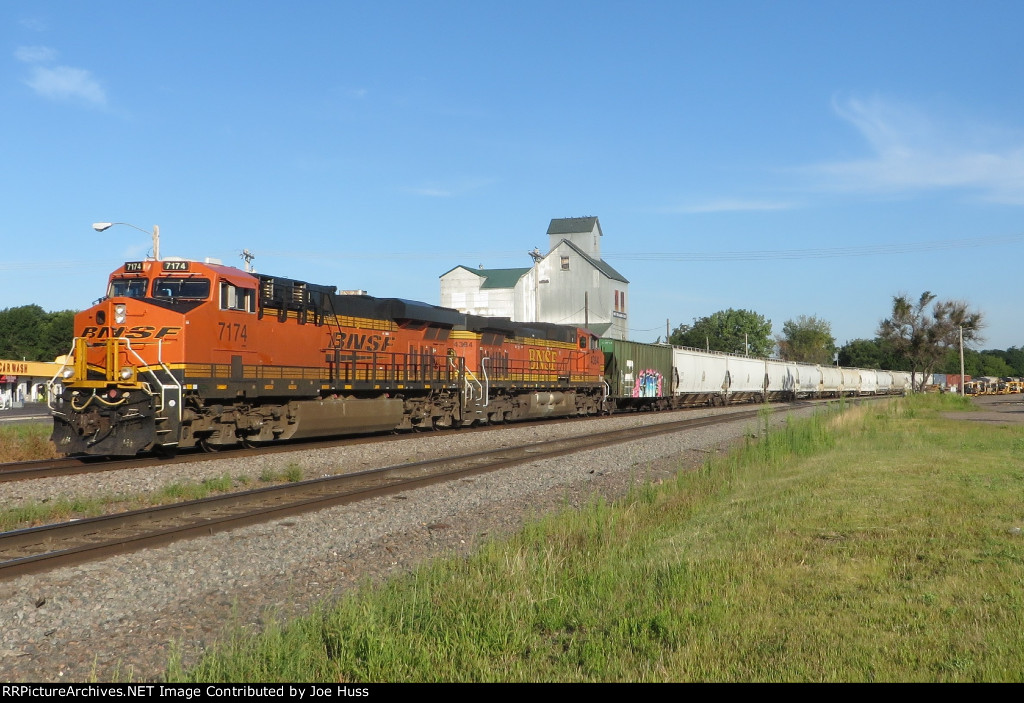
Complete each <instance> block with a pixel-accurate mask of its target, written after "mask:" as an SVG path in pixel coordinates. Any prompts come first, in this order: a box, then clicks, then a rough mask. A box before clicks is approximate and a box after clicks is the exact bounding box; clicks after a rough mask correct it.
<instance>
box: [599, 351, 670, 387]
mask: <svg viewBox="0 0 1024 703" xmlns="http://www.w3.org/2000/svg"><path fill="white" fill-rule="evenodd" d="M600 344H601V351H603V352H604V376H605V380H606V381H607V382H608V385H609V386H610V387H611V397H612V398H638V399H639V398H665V397H670V396H671V395H672V389H673V383H674V377H673V374H672V347H670V346H668V345H665V344H641V343H640V342H626V341H623V340H620V339H602V340H600Z"/></svg>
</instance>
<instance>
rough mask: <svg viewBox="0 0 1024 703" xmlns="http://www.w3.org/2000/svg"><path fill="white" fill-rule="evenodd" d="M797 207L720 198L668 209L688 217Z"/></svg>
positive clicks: (777, 202)
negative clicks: (710, 213) (709, 213)
mask: <svg viewBox="0 0 1024 703" xmlns="http://www.w3.org/2000/svg"><path fill="white" fill-rule="evenodd" d="M794 207H796V205H795V204H794V203H791V202H784V201H781V200H756V199H751V200H745V199H742V198H719V199H716V200H709V201H706V202H702V203H693V204H690V205H680V206H678V207H672V208H666V209H665V211H667V212H678V213H684V214H687V215H691V214H698V213H706V212H764V211H769V210H792V209H793V208H794Z"/></svg>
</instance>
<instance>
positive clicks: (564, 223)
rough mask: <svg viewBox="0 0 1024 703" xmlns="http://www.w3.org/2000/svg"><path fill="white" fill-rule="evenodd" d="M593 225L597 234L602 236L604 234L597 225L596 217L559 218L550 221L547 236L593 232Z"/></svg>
mask: <svg viewBox="0 0 1024 703" xmlns="http://www.w3.org/2000/svg"><path fill="white" fill-rule="evenodd" d="M595 225H597V232H598V234H602V235H603V234H604V232H602V231H601V225H600V224H598V222H597V218H596V217H560V218H555V219H553V220H551V224H550V225H548V234H576V233H579V232H593V231H594V226H595Z"/></svg>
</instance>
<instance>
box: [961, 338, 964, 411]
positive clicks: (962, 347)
mask: <svg viewBox="0 0 1024 703" xmlns="http://www.w3.org/2000/svg"><path fill="white" fill-rule="evenodd" d="M960 395H964V326H963V325H960Z"/></svg>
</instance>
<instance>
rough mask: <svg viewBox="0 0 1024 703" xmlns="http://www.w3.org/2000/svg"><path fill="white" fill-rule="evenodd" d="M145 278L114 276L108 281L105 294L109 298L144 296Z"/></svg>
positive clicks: (147, 280)
mask: <svg viewBox="0 0 1024 703" xmlns="http://www.w3.org/2000/svg"><path fill="white" fill-rule="evenodd" d="M147 283H149V279H146V278H115V279H114V280H113V281H111V282H110V290H109V291H107V295H108V296H109V297H111V298H145V297H146V284H147Z"/></svg>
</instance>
